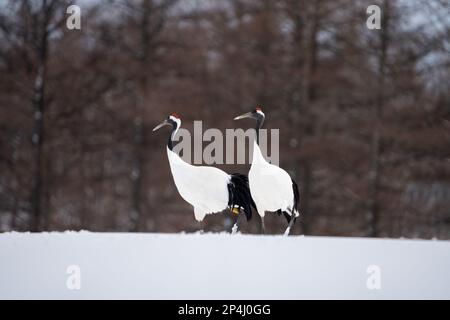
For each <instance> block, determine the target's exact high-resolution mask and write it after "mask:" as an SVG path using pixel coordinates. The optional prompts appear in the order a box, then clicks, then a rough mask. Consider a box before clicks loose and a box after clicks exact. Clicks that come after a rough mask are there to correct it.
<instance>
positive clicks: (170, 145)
mask: <svg viewBox="0 0 450 320" xmlns="http://www.w3.org/2000/svg"><path fill="white" fill-rule="evenodd" d="M169 123H170V124H171V125H172V131H171V132H170V136H169V140H168V141H167V148H169V150H170V151H172V150H173V140H172V139H173V136H174V135H175V131H177V129H178V128H177V124H176V122H175V121H172V120H169Z"/></svg>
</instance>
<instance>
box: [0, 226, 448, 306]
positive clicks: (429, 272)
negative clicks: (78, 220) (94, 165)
mask: <svg viewBox="0 0 450 320" xmlns="http://www.w3.org/2000/svg"><path fill="white" fill-rule="evenodd" d="M78 285H79V289H78ZM12 298H20V299H24V298H40V299H47V298H59V299H80V298H81V299H91V298H96V299H110V298H123V299H166V298H169V299H313V298H314V299H315V298H319V299H330V298H337V299H349V298H351V299H380V298H383V299H397V298H424V299H428V298H438V299H442V298H446V299H450V242H449V241H423V240H384V239H362V238H326V237H282V236H254V235H240V234H237V235H228V234H139V233H137V234H130V233H90V232H79V233H77V232H66V233H41V234H30V233H4V234H0V299H12Z"/></svg>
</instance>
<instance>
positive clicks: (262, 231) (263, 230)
mask: <svg viewBox="0 0 450 320" xmlns="http://www.w3.org/2000/svg"><path fill="white" fill-rule="evenodd" d="M261 234H266V224H265V223H264V217H261Z"/></svg>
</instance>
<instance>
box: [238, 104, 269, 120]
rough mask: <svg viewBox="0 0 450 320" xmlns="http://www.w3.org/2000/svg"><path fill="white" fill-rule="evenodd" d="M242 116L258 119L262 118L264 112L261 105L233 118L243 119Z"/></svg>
mask: <svg viewBox="0 0 450 320" xmlns="http://www.w3.org/2000/svg"><path fill="white" fill-rule="evenodd" d="M244 118H251V119H254V120H256V121H258V120H260V121H261V120H264V118H265V115H264V112H263V111H262V109H261V107H259V106H258V107H256V108H255V109H253V110H252V111H250V112H247V113H244V114H241V115H240V116H237V117H236V118H234V120H240V119H244Z"/></svg>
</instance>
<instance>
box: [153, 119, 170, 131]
mask: <svg viewBox="0 0 450 320" xmlns="http://www.w3.org/2000/svg"><path fill="white" fill-rule="evenodd" d="M168 125H170V123H169V122H167V120H164V121H163V122H161V123H160V124H158V125H157V126H156V127H154V128H153V130H152V132H155V131H156V130H158V129H159V128H161V127H164V126H168Z"/></svg>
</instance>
